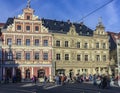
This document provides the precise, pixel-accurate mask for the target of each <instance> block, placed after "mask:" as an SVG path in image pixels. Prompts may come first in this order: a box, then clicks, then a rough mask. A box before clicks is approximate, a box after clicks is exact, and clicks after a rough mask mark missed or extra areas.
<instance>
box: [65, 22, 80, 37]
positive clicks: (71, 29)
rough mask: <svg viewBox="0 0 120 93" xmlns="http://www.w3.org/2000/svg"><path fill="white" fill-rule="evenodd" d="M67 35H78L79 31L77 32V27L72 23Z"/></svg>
mask: <svg viewBox="0 0 120 93" xmlns="http://www.w3.org/2000/svg"><path fill="white" fill-rule="evenodd" d="M67 35H74V36H78V33H76V29H75V26H74V25H73V24H72V25H71V27H70V30H69V32H68V33H67Z"/></svg>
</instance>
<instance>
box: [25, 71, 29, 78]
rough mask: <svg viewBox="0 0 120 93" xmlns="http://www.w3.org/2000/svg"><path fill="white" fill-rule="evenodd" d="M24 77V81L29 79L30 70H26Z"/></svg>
mask: <svg viewBox="0 0 120 93" xmlns="http://www.w3.org/2000/svg"><path fill="white" fill-rule="evenodd" d="M25 75H26V76H25V77H26V79H30V70H29V69H27V70H26V73H25Z"/></svg>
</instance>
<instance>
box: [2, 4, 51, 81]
mask: <svg viewBox="0 0 120 93" xmlns="http://www.w3.org/2000/svg"><path fill="white" fill-rule="evenodd" d="M2 37H3V40H4V41H3V43H2V48H3V64H2V67H3V70H2V74H3V78H4V77H8V78H9V79H11V78H12V77H13V76H16V77H17V78H18V79H28V80H29V79H31V78H32V77H33V75H35V76H36V77H38V78H43V77H44V75H46V76H50V77H51V75H52V35H51V34H50V33H49V32H48V29H47V28H46V27H44V26H43V22H42V20H40V19H39V18H38V16H35V15H34V10H33V9H32V8H30V5H29V3H28V5H27V7H26V8H25V9H23V14H21V15H18V17H17V18H15V17H14V18H8V20H7V22H6V24H5V26H4V29H3V30H2Z"/></svg>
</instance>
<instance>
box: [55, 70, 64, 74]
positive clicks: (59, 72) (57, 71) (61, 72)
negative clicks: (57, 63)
mask: <svg viewBox="0 0 120 93" xmlns="http://www.w3.org/2000/svg"><path fill="white" fill-rule="evenodd" d="M56 74H65V69H57V70H56Z"/></svg>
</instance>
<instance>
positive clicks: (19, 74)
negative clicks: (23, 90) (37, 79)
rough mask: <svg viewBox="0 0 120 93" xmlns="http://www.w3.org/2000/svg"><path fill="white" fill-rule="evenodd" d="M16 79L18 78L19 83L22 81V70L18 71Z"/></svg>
mask: <svg viewBox="0 0 120 93" xmlns="http://www.w3.org/2000/svg"><path fill="white" fill-rule="evenodd" d="M16 78H17V82H20V81H21V70H20V69H18V68H17V69H16Z"/></svg>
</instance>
